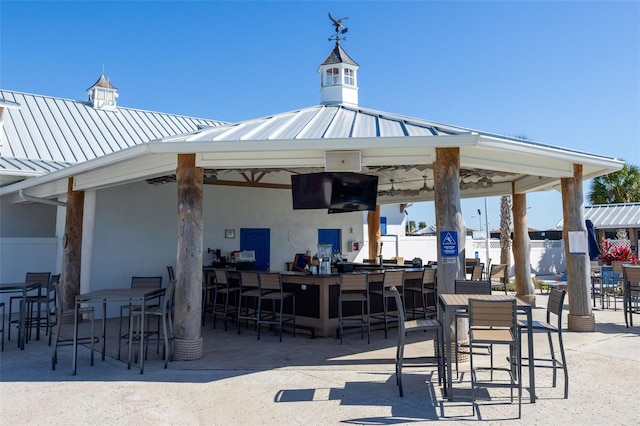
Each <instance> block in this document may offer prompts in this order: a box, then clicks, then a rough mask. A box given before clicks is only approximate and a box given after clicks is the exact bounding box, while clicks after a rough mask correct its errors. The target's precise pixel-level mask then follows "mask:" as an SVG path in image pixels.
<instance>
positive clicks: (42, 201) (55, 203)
mask: <svg viewBox="0 0 640 426" xmlns="http://www.w3.org/2000/svg"><path fill="white" fill-rule="evenodd" d="M18 197H20V199H22V200H25V201H32V202H34V203H40V204H51V205H52V206H58V207H67V203H65V202H64V201H56V200H48V199H46V198H38V197H32V196H30V195H27V194H25V193H24V189H21V190H19V191H18Z"/></svg>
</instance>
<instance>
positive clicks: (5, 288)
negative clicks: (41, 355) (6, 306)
mask: <svg viewBox="0 0 640 426" xmlns="http://www.w3.org/2000/svg"><path fill="white" fill-rule="evenodd" d="M41 285H42V283H41V282H39V281H35V282H28V283H25V282H22V283H2V284H0V293H20V292H22V299H21V300H20V321H19V323H18V347H19V348H20V350H24V342H25V341H26V336H27V330H26V309H27V293H29V292H30V291H32V290H38V289H40V286H41ZM8 321H11V318H9V320H8ZM10 325H11V323H9V326H10Z"/></svg>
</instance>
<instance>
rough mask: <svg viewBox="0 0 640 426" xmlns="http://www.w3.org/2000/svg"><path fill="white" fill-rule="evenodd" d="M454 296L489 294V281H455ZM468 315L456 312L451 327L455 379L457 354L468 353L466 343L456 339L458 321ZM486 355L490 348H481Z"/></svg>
mask: <svg viewBox="0 0 640 426" xmlns="http://www.w3.org/2000/svg"><path fill="white" fill-rule="evenodd" d="M453 292H454V293H455V294H491V282H490V281H472V280H455V281H454V289H453ZM468 317H469V313H468V312H467V311H460V312H456V314H455V321H454V322H453V324H454V325H453V327H454V330H455V333H454V335H455V336H456V340H455V355H454V358H455V363H456V378H457V377H458V353H459V352H462V353H468V352H469V351H470V348H469V345H468V343H466V342H464V341H461V340H460V339H459V338H458V319H460V318H468ZM483 349H484V350H485V351H486V352H487V354H490V351H491V348H490V347H489V346H485V347H484V348H483Z"/></svg>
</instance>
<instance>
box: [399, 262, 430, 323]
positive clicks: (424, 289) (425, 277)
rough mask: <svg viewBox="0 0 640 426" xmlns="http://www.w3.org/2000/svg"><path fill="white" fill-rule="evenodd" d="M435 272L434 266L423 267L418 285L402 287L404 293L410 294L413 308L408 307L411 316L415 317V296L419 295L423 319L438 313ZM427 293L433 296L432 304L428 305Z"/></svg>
mask: <svg viewBox="0 0 640 426" xmlns="http://www.w3.org/2000/svg"><path fill="white" fill-rule="evenodd" d="M436 272H437V270H436V269H434V268H425V269H424V270H423V271H422V279H421V283H420V286H419V287H416V286H410V285H406V286H405V287H404V292H405V295H408V294H411V301H412V304H413V308H411V309H410V311H411V314H412V316H413V318H414V319H415V317H416V311H417V310H416V303H415V296H416V295H419V296H420V300H421V303H422V312H423V315H424V318H425V319H428V318H429V317H434V316H436V315H438V306H437V304H436V301H437V300H438V293H437V288H436ZM429 295H431V297H432V298H433V305H429Z"/></svg>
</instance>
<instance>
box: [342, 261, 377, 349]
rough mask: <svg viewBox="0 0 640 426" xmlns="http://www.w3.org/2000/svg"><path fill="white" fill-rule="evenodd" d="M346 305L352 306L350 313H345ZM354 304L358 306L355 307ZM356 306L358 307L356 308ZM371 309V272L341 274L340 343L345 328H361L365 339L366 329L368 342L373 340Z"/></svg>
mask: <svg viewBox="0 0 640 426" xmlns="http://www.w3.org/2000/svg"><path fill="white" fill-rule="evenodd" d="M345 305H346V306H350V307H351V310H350V311H347V312H348V313H345ZM353 305H356V306H355V307H354V306H353ZM358 305H359V306H358ZM355 308H358V309H357V310H356V309H355ZM370 310H371V302H370V297H369V274H366V273H364V274H363V273H355V274H353V273H351V274H348V273H347V274H341V275H340V293H339V295H338V334H339V335H340V344H342V339H343V337H344V329H345V328H360V332H361V334H362V338H363V339H364V330H365V329H366V330H367V343H370V342H371V319H370V317H369V312H370ZM357 314H359V315H357Z"/></svg>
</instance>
